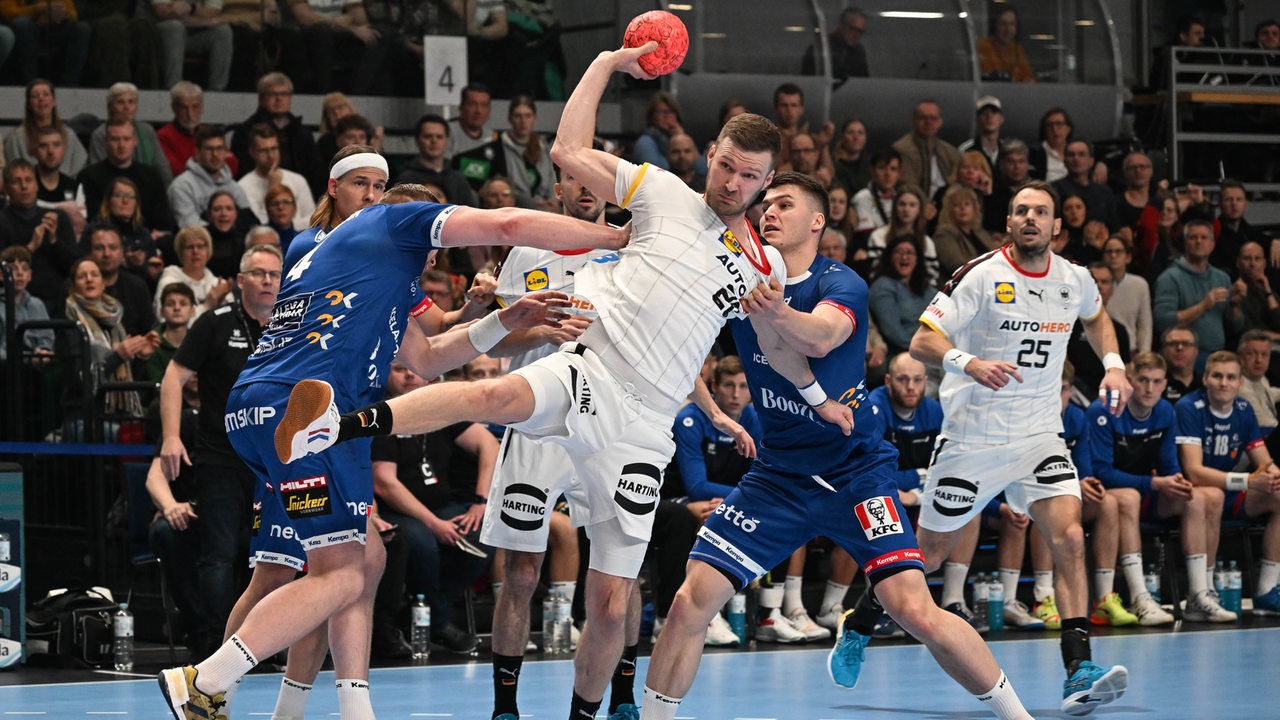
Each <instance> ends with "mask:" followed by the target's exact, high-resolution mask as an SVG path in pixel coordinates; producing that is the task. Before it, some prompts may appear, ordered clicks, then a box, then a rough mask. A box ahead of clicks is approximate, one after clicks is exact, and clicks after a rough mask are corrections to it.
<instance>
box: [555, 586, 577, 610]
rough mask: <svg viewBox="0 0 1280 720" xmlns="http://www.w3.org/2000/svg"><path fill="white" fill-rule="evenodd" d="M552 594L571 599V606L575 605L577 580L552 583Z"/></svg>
mask: <svg viewBox="0 0 1280 720" xmlns="http://www.w3.org/2000/svg"><path fill="white" fill-rule="evenodd" d="M551 592H553V593H559V594H561V595H563V596H565V597H566V598H568V599H569V605H570V606H572V605H573V596H574V594H575V593H577V592H578V581H577V580H557V581H556V582H553V583H551Z"/></svg>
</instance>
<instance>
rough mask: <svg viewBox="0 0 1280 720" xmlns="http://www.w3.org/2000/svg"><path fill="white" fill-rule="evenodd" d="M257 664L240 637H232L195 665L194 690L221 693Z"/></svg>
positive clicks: (256, 660) (256, 659)
mask: <svg viewBox="0 0 1280 720" xmlns="http://www.w3.org/2000/svg"><path fill="white" fill-rule="evenodd" d="M257 664H258V658H256V657H254V656H253V653H251V652H249V648H247V647H245V644H244V642H243V641H242V640H241V639H240V636H239V635H232V636H231V637H230V638H229V639H228V640H227V641H226V642H224V643H222V647H220V648H218V649H217V650H215V651H214V653H213V654H212V655H210V656H209V657H207V658H205V660H204V662H202V663H200V664H198V665H196V672H197V673H198V674H197V675H196V688H197V689H198V690H200V692H203V693H209V694H216V693H220V692H223V691H224V690H226V689H227V688H229V687H231V685H232V684H233V683H235V681H236V680H239V679H240V678H242V677H244V676H245V675H246V674H248V672H249V671H250V670H252V669H253V668H254V666H255V665H257Z"/></svg>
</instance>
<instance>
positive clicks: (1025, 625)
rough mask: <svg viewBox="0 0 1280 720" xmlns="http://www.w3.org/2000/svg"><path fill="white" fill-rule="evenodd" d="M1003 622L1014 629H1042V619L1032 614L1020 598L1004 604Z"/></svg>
mask: <svg viewBox="0 0 1280 720" xmlns="http://www.w3.org/2000/svg"><path fill="white" fill-rule="evenodd" d="M1004 624H1005V625H1006V626H1007V627H1011V628H1013V629H1014V630H1043V629H1044V621H1043V620H1041V619H1040V618H1038V617H1036V616H1035V615H1032V614H1031V612H1030V611H1029V610H1027V606H1026V605H1024V604H1023V603H1022V601H1021V600H1014V601H1013V602H1007V603H1005V604H1004Z"/></svg>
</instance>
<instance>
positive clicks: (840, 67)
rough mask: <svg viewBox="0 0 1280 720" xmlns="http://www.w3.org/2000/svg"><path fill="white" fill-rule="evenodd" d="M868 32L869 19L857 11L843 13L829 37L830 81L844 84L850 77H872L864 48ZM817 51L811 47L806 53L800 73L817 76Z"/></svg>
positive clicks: (846, 10)
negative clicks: (865, 35)
mask: <svg viewBox="0 0 1280 720" xmlns="http://www.w3.org/2000/svg"><path fill="white" fill-rule="evenodd" d="M866 32H867V16H866V14H865V13H863V12H862V10H859V9H858V8H856V7H850V8H845V9H844V10H843V11H842V12H841V13H840V21H839V24H837V25H836V29H835V30H834V31H832V33H831V34H830V35H828V36H827V49H828V51H829V52H830V53H831V79H833V80H835V81H836V82H837V83H842V82H844V81H845V80H848V79H849V78H851V77H867V76H869V75H870V74H871V72H870V70H868V69H867V49H866V48H865V47H864V46H863V45H862V36H863V35H864V34H865V33H866ZM816 50H817V48H815V47H810V48H809V49H808V50H805V51H804V59H803V60H802V61H801V63H800V73H801V74H803V75H817V74H819V73H820V72H821V70H820V68H819V67H818V59H817V52H816Z"/></svg>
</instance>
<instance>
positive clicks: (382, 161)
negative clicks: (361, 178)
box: [329, 153, 391, 180]
mask: <svg viewBox="0 0 1280 720" xmlns="http://www.w3.org/2000/svg"><path fill="white" fill-rule="evenodd" d="M356 168H377V169H379V170H381V171H382V174H384V175H390V174H391V171H390V170H389V169H388V168H387V159H386V158H384V157H382V156H381V155H379V154H377V153H356V154H355V155H348V156H346V157H344V158H342V159H341V160H339V161H338V162H336V163H334V164H333V167H332V168H330V169H329V179H330V180H337V179H338V178H340V177H342V176H343V175H346V174H347V173H349V172H351V171H352V170H355V169H356Z"/></svg>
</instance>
